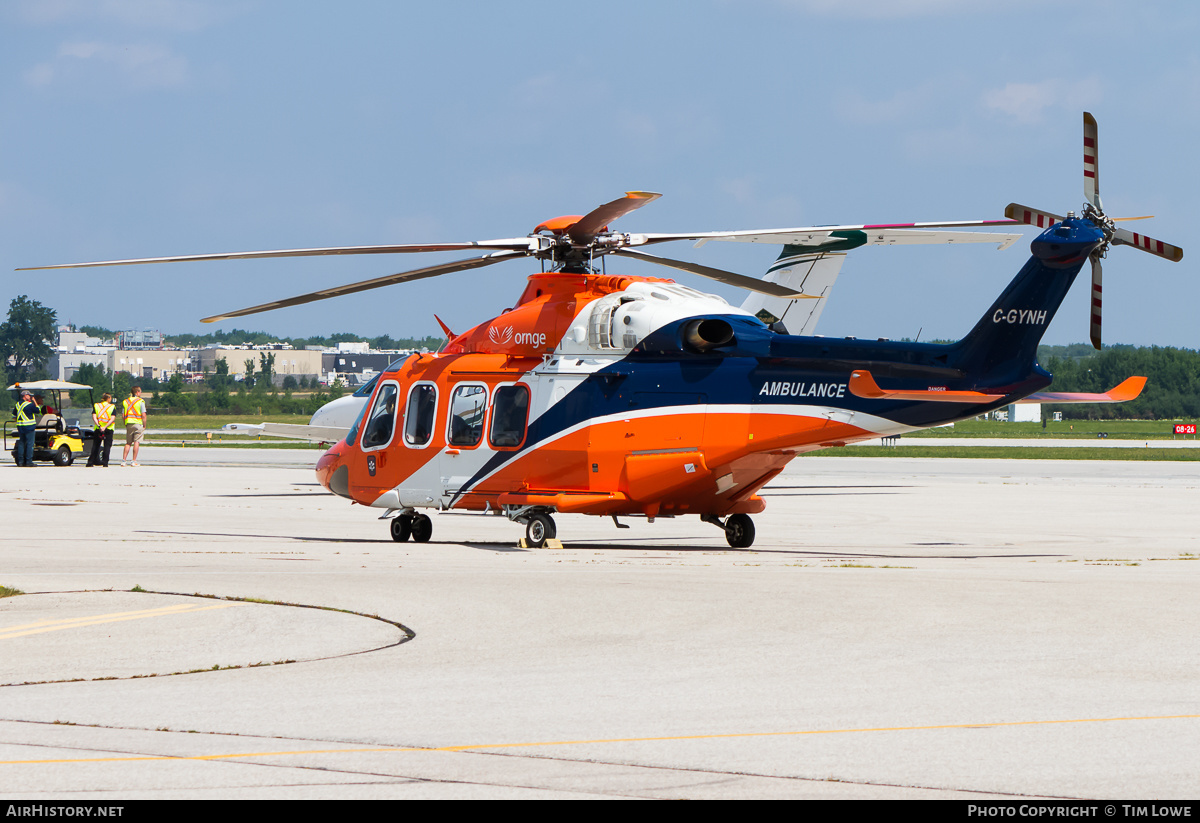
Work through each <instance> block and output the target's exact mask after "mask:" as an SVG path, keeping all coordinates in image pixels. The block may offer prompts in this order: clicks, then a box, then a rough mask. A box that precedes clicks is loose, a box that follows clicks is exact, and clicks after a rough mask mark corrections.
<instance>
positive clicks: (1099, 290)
mask: <svg viewBox="0 0 1200 823" xmlns="http://www.w3.org/2000/svg"><path fill="white" fill-rule="evenodd" d="M1091 261H1092V322H1091V328H1090V329H1089V331H1090V333H1091V338H1092V346H1094V347H1095V349H1096V351H1100V322H1101V319H1102V318H1101V316H1100V314H1101V312H1100V308H1101V303H1102V302H1103V300H1102V298H1103V296H1104V295H1103V291H1104V288H1103V286H1104V272H1103V271H1102V270H1101V266H1100V255H1099V253H1097V252H1092V254H1091Z"/></svg>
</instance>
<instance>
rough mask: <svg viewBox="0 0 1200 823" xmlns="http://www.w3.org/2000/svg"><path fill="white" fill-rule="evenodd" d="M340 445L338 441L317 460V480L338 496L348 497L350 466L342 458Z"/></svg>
mask: <svg viewBox="0 0 1200 823" xmlns="http://www.w3.org/2000/svg"><path fill="white" fill-rule="evenodd" d="M342 445H343V444H342V443H338V444H337V445H336V446H334V447H333V448H332V449H330V450H329V451H327V452H325V453H324V454H323V455H321V457H320V459H318V460H317V468H316V472H317V482H319V483H320V484H321V485H322V486H324V487H325V488H327V489H329V491H331V492H333V493H334V494H336V495H338V496H339V497H345V498H350V467H349V466H347V465H346V461H345V460H343V459H342V449H341V447H342ZM351 499H352V498H351Z"/></svg>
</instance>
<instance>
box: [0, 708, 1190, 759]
mask: <svg viewBox="0 0 1200 823" xmlns="http://www.w3.org/2000/svg"><path fill="white" fill-rule="evenodd" d="M1196 719H1200V714H1167V715H1147V716H1144V717H1091V718H1070V719H1063V720H1014V721H1007V722H1000V723H987V722H983V723H948V724H943V725H936V726H880V727H876V728H862V729H807V730H803V731H785V732H740V733H732V734H688V735H672V736H667V737H613V738H596V739H592V740H542V741H537V742H525V743H474V744H467V745H461V746H435V747H426V746H407V747H391V746H389V747H382V748H361V749H360V748H354V749H296V750H293V751H274V752H235V753H231V754H197V755H131V756H125V757H73V758H62V759H50V760H0V766H22V765H28V766H32V765H39V764H47V763H119V762H127V761H154V760H161V761H167V760H174V761H179V760H231V759H234V758H249V757H281V756H287V755H290V756H295V755H316V754H380V753H400V752H464V751H491V750H495V749H516V748H536V747H542V746H587V745H600V744H605V743H663V742H671V741H677V740H732V739H739V738H740V739H746V738H751V737H800V736H804V735H819V734H863V733H869V732H920V731H939V730H952V729H999V728H1011V727H1015V726H1052V725H1061V724H1067V723H1121V722H1129V721H1138V720H1141V721H1147V720H1196Z"/></svg>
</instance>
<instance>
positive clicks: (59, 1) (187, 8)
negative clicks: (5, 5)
mask: <svg viewBox="0 0 1200 823" xmlns="http://www.w3.org/2000/svg"><path fill="white" fill-rule="evenodd" d="M19 11H20V15H21V17H22V18H24V19H25V20H26V21H28V22H30V23H34V24H38V25H47V24H59V23H81V22H86V21H94V20H110V21H113V22H116V23H119V24H122V25H126V26H133V27H136V28H149V29H165V30H169V31H198V30H200V29H203V28H206V27H207V26H209V25H211V24H213V23H214V22H216V21H218V20H220V19H222V18H224V17H226V16H227V15H228V14H229V13H230V12H231V11H233V10H232V9H230V8H228V7H225V8H219V7H216V6H213V5H212V4H211V3H201V2H198V1H197V0H24V2H22V3H21V5H20V7H19Z"/></svg>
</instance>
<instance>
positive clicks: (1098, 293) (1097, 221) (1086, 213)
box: [1004, 111, 1183, 349]
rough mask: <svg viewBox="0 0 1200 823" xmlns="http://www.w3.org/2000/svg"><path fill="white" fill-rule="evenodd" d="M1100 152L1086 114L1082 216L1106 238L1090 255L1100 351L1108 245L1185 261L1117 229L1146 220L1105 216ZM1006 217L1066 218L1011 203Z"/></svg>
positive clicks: (1175, 250)
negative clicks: (1104, 262) (1121, 224)
mask: <svg viewBox="0 0 1200 823" xmlns="http://www.w3.org/2000/svg"><path fill="white" fill-rule="evenodd" d="M1099 149H1100V146H1099V129H1098V127H1097V125H1096V118H1095V117H1093V116H1092V114H1091V113H1090V112H1086V111H1085V112H1084V113H1083V196H1084V201H1085V202H1084V204H1083V213H1082V215H1081V216H1082V217H1083V218H1084V219H1085V220H1088V221H1090V222H1091V223H1092V224H1093V225H1094V226H1095V227H1096V228H1098V229H1099V230H1100V232H1101V233H1102V234H1103V235H1104V242H1102V243H1101V244H1100V245H1099V246H1097V247H1096V249H1095V250H1094V251H1093V252H1092V253H1091V254H1090V255H1089V259H1090V260H1091V263H1092V297H1091V304H1090V306H1091V308H1090V313H1091V317H1090V329H1089V331H1090V336H1091V340H1092V345H1093V346H1095V347H1096V348H1097V349H1099V348H1100V345H1101V332H1100V329H1101V325H1102V322H1103V313H1102V310H1101V307H1102V303H1103V292H1104V272H1103V265H1102V264H1101V262H1100V261H1101V260H1103V259H1104V258H1105V257H1107V256H1108V249H1109V246H1112V245H1120V246H1133V247H1134V248H1137V249H1141V250H1142V251H1144V252H1149V253H1150V254H1153V255H1155V256H1157V257H1162V258H1164V259H1166V260H1171V261H1174V262H1179V261H1180V260H1182V259H1183V249H1181V248H1179V247H1178V246H1172V245H1171V244H1170V243H1164V242H1163V241H1161V240H1155V239H1154V238H1152V237H1147V236H1146V235H1144V234H1138V233H1136V232H1131V231H1129V230H1128V229H1122V228H1118V227H1117V226H1116V222H1117V221H1118V220H1140V219H1143V218H1140V217H1129V218H1121V217H1116V218H1112V217H1109V216H1108V215H1106V214H1105V213H1104V206H1103V203H1102V202H1101V200H1100V152H1099ZM1004 215H1005V217H1008V218H1009V219H1011V220H1016V221H1018V222H1021V223H1026V224H1028V225H1030V226H1037V227H1038V228H1049V227H1050V226H1052V225H1054V224H1055V223H1061V222H1062V221H1063V218H1062V217H1060V216H1058V215H1057V214H1052V213H1051V212H1047V211H1041V210H1040V209H1033V208H1030V207H1029V206H1022V205H1020V204H1018V203H1010V204H1009V205H1008V208H1006V209H1005V210H1004ZM1067 217H1074V215H1073V214H1071V213H1068V214H1067Z"/></svg>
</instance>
